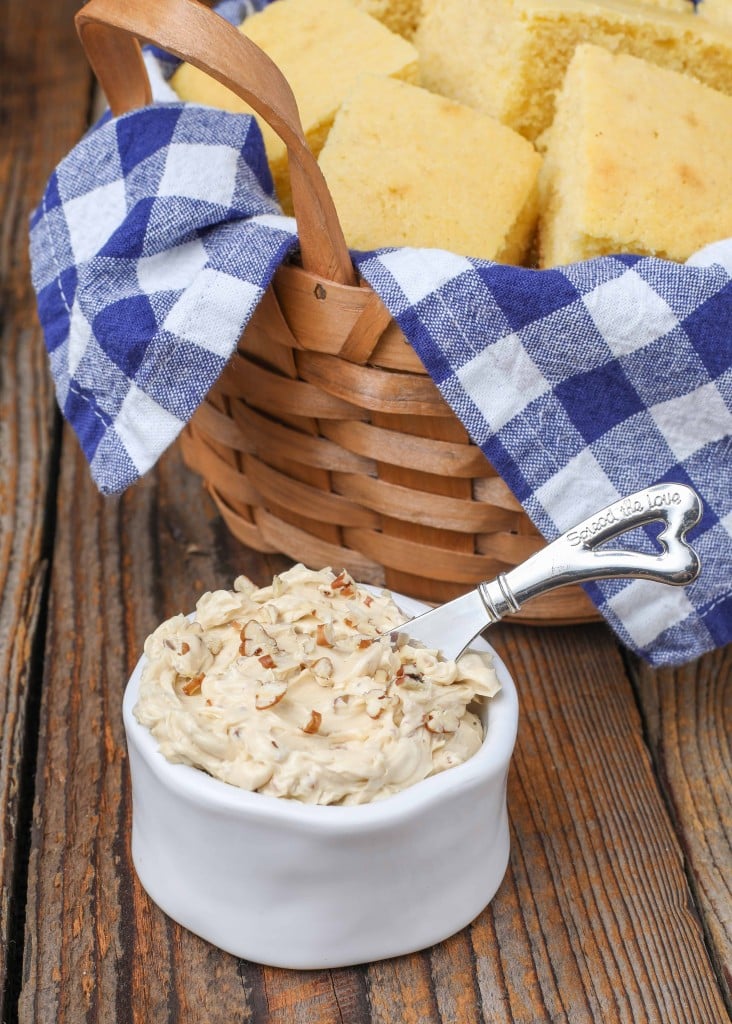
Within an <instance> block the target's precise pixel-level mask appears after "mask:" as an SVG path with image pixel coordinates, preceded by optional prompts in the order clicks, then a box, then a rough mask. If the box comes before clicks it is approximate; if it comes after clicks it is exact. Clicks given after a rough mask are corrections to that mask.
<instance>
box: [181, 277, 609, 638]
mask: <svg viewBox="0 0 732 1024" xmlns="http://www.w3.org/2000/svg"><path fill="white" fill-rule="evenodd" d="M182 445H183V452H184V456H185V459H186V461H187V463H188V465H189V466H190V467H191V468H192V469H194V470H195V471H196V472H198V473H200V475H201V476H202V477H203V478H204V480H205V481H206V484H207V487H208V489H209V491H210V493H211V495H212V497H213V499H214V501H215V502H216V505H217V506H218V509H219V511H220V512H221V515H222V516H223V518H224V520H225V521H226V523H227V525H228V527H229V529H230V530H231V532H232V533H233V534H234V535H235V536H236V537H237V538H238V539H240V540H241V541H242V542H243V543H244V544H246V545H248V546H249V547H252V548H255V549H256V550H259V551H273V552H282V553H285V554H287V555H289V556H290V557H292V558H294V559H297V560H300V561H304V562H306V563H308V564H310V565H312V566H316V567H320V566H322V565H332V566H334V567H341V566H347V567H348V568H349V571H351V572H352V573H353V575H354V576H355V577H356V578H357V579H361V580H363V581H364V582H368V583H374V584H380V585H385V586H387V587H389V588H393V589H395V590H399V591H402V592H406V593H410V594H412V595H414V596H415V597H419V598H423V599H425V600H431V601H443V600H447V599H449V598H451V597H455V596H457V595H459V594H461V593H464V592H465V591H466V590H467V589H468V588H469V587H470V586H471V585H474V584H475V583H478V582H479V581H481V580H484V579H489V578H491V577H493V576H495V575H496V574H497V573H499V572H505V571H508V570H509V569H511V568H512V567H513V566H514V565H516V564H517V563H518V562H520V561H522V560H523V559H524V558H527V557H528V556H529V555H530V554H532V553H533V552H534V551H536V550H537V549H538V548H539V547H541V546H542V545H543V541H542V539H541V538H540V537H539V535H538V534H537V532H536V530H535V529H534V527H533V526H532V524H531V522H530V521H529V519H528V517H527V516H526V514H525V513H524V512H523V510H522V509H521V506H520V505H519V504H518V502H517V501H516V499H515V498H514V497H513V495H512V493H511V492H510V491H509V489H508V487H507V486H506V484H505V483H504V482H503V480H502V479H501V478H500V477H498V476H497V475H496V473H495V471H494V470H493V468H492V466H491V465H490V463H489V462H488V461H487V460H486V458H485V457H484V455H483V453H482V452H481V451H480V449H479V448H477V447H476V446H475V445H474V444H472V442H471V441H470V439H469V438H468V435H467V433H466V431H465V429H464V428H463V426H462V424H461V423H460V422H459V421H458V420H457V418H456V417H455V415H454V414H453V412H452V411H451V410H450V409H449V407H448V406H447V405H446V403H445V402H444V400H443V398H442V396H441V395H440V394H439V392H438V390H437V388H436V387H435V385H434V384H433V383H432V381H431V379H430V378H429V377H428V376H427V374H426V371H425V369H424V367H423V366H422V363H421V362H420V360H419V358H418V357H417V356H416V355H415V353H414V351H413V349H412V348H411V347H410V346H409V345H408V343H407V342H406V339H405V338H404V336H403V335H402V333H401V331H400V330H399V328H398V327H397V326H396V324H395V323H394V322H393V321H391V320H390V318H389V316H388V313H387V312H386V310H385V309H384V307H383V306H382V305H381V303H380V302H379V300H378V299H377V297H376V296H375V295H374V294H373V293H372V292H371V291H370V289H369V288H367V287H365V286H364V287H361V288H357V287H353V286H345V285H339V284H336V283H334V282H327V281H322V280H319V279H318V278H317V277H316V276H315V275H311V274H308V273H307V272H305V271H303V270H302V269H301V268H298V267H295V266H286V267H282V268H281V269H280V270H279V272H278V274H277V276H276V278H275V281H274V284H273V286H272V287H271V288H270V289H269V290H268V292H267V293H266V295H265V298H264V300H263V301H262V303H261V304H260V306H259V307H258V309H257V311H256V313H255V315H254V317H253V319H252V321H251V322H250V324H249V326H248V328H247V330H246V331H245V333H244V335H243V337H242V339H241V341H240V343H239V347H238V351H237V353H236V354H235V355H234V356H233V358H232V359H231V361H230V363H229V365H228V366H227V368H226V370H225V372H224V374H223V376H222V377H221V378H220V380H219V382H218V383H217V385H216V387H215V388H214V389H213V390H212V392H211V393H210V394H209V396H208V399H207V401H206V402H205V403H204V405H203V406H202V407H201V408H200V409H199V410H198V412H197V413H196V415H195V417H194V418H193V420H192V422H191V424H190V425H189V427H188V428H187V430H186V432H185V433H184V435H183V438H182ZM417 467H419V468H417ZM594 617H595V612H594V609H593V606H592V605H591V604H590V602H589V601H588V599H587V598H586V596H585V595H584V593H583V592H582V591H581V590H572V591H567V590H561V591H558V592H555V593H554V594H549V595H546V597H545V598H544V599H539V600H536V601H534V602H532V607H531V619H532V620H534V621H544V622H546V621H554V622H556V621H564V622H569V621H581V620H586V619H590V618H594Z"/></svg>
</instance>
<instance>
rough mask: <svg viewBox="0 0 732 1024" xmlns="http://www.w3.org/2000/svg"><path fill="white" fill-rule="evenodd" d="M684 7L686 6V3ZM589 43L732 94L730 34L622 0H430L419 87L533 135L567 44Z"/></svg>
mask: <svg viewBox="0 0 732 1024" xmlns="http://www.w3.org/2000/svg"><path fill="white" fill-rule="evenodd" d="M689 6H690V5H689ZM583 42H590V43H595V44H596V45H600V46H603V47H605V48H606V49H608V50H610V51H611V52H623V53H629V54H631V55H633V56H636V57H642V58H644V59H645V60H648V61H650V62H651V63H655V64H658V65H660V66H662V67H667V68H670V69H672V70H674V71H679V72H683V73H686V74H690V75H693V76H694V77H696V78H698V79H699V80H700V81H703V82H705V83H706V84H707V85H709V86H711V87H712V88H714V89H717V90H719V91H720V92H724V93H727V94H730V95H732V30H730V29H728V28H725V27H721V26H720V25H715V24H713V23H711V22H710V21H709V20H708V19H705V18H702V17H694V16H688V15H686V14H682V13H678V12H676V11H672V10H665V9H664V8H659V7H654V6H652V5H650V4H647V3H633V2H630V0H491V3H490V4H484V3H481V2H480V0H451V2H450V3H449V4H439V3H435V2H434V0H429V3H428V7H427V9H426V11H425V14H424V17H423V19H422V22H421V24H420V27H419V29H418V31H417V34H416V36H415V45H416V47H417V50H418V52H419V58H420V66H421V69H422V74H421V83H422V84H423V85H425V86H426V87H428V88H430V89H434V90H435V91H436V92H440V93H442V94H443V95H446V96H450V97H452V98H453V99H456V100H458V101H460V102H463V103H468V104H471V105H473V106H476V107H478V108H479V109H481V110H485V111H486V112H487V113H490V114H492V115H494V116H495V117H497V118H498V119H499V120H500V121H503V122H504V123H505V124H508V125H510V126H511V127H512V128H515V129H516V131H519V132H521V134H522V135H525V136H526V137H527V138H529V139H532V140H537V139H538V140H540V136H541V133H542V132H543V131H544V130H545V129H546V128H547V127H548V126H549V124H550V123H551V121H552V118H553V114H554V97H555V94H556V92H557V90H558V89H559V87H560V85H561V81H562V78H563V77H564V73H565V71H566V68H567V65H568V64H569V61H570V60H571V58H572V54H573V53H574V50H575V47H576V46H577V45H579V44H580V43H583Z"/></svg>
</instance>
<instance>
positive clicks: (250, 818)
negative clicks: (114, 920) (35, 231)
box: [123, 594, 518, 969]
mask: <svg viewBox="0 0 732 1024" xmlns="http://www.w3.org/2000/svg"><path fill="white" fill-rule="evenodd" d="M394 598H395V600H396V602H397V604H398V605H399V606H400V608H402V610H403V611H404V612H405V614H409V615H416V614H419V613H420V612H421V611H423V610H426V606H425V605H422V604H420V603H419V602H417V601H413V600H412V599H410V598H406V597H402V596H401V595H398V594H395V595H394ZM474 647H475V648H476V649H483V650H486V649H487V650H490V648H489V647H488V645H486V644H484V643H483V642H480V643H477V642H476V644H475V645H474ZM493 657H494V664H495V667H496V671H497V673H498V677H499V679H500V682H501V690H500V692H499V693H498V694H497V695H496V696H495V697H494V698H492V699H491V700H490V701H488V702H487V703H486V705H484V709H483V715H484V725H485V740H484V742H483V745H482V747H481V748H480V750H479V751H478V753H477V754H475V755H474V757H472V758H471V759H470V760H469V761H467V762H466V763H465V764H462V765H459V766H457V767H455V768H450V769H448V770H447V771H445V772H442V773H440V774H439V775H436V776H434V777H432V778H429V779H425V780H424V781H423V782H419V783H417V784H416V785H415V786H412V787H410V788H409V789H406V790H404V791H403V792H401V793H398V794H396V795H394V796H391V797H387V798H386V799H384V800H381V801H377V802H376V803H371V804H364V805H361V806H356V807H320V806H310V805H307V804H301V803H299V802H297V801H294V800H280V799H278V798H276V797H270V796H263V795H261V794H259V793H249V792H245V791H243V790H239V789H237V788H236V787H234V786H230V785H228V784H226V783H224V782H220V781H218V780H217V779H213V778H211V777H210V776H208V775H207V774H205V773H204V772H202V771H199V770H198V769H195V768H191V767H188V766H187V765H180V764H170V763H169V762H168V761H167V760H166V759H165V758H164V757H163V756H162V754H161V753H160V752H159V750H158V746H157V742H156V740H155V739H154V738H153V737H152V735H151V733H150V732H149V731H148V729H147V728H145V727H143V726H141V725H140V724H139V723H138V722H137V720H136V719H135V717H134V715H133V713H132V709H133V707H134V705H135V703H136V701H137V694H138V688H139V681H140V676H141V673H142V669H143V666H144V658H142V659H141V660H140V662H139V663H138V665H137V667H136V668H135V671H134V673H133V675H132V677H131V679H130V681H129V684H128V686H127V690H126V693H125V697H124V709H123V711H124V724H125V730H126V734H127V744H128V751H129V760H130V772H131V777H132V858H133V861H134V865H135V869H136V871H137V874H138V876H139V878H140V881H141V882H142V885H143V886H144V888H145V889H146V891H147V892H148V894H149V895H150V897H151V898H152V899H153V900H154V902H155V903H157V904H158V906H160V907H161V908H162V909H163V910H164V911H165V912H166V913H167V914H169V915H170V917H172V918H173V919H174V920H175V921H178V922H179V923H180V924H182V925H184V926H185V927H186V928H188V929H190V930H191V931H192V932H195V933H196V934H197V935H200V936H202V937H203V938H205V939H207V940H208V941H209V942H212V943H213V944H214V945H216V946H219V947H220V948H221V949H224V950H227V951H228V952H230V953H233V954H235V955H236V956H239V957H243V958H244V959H247V960H253V961H256V962H258V963H264V964H269V965H272V966H276V967H291V968H306V969H310V968H323V967H344V966H346V965H348V964H356V963H364V962H367V961H372V960H379V959H383V958H385V957H391V956H397V955H399V954H404V953H410V952H413V951H415V950H418V949H424V948H425V947H427V946H430V945H432V944H433V943H435V942H439V941H441V940H442V939H445V938H447V937H448V936H450V935H453V934H454V933H455V932H457V931H459V930H460V929H461V928H463V927H464V926H465V925H467V924H468V923H469V922H470V921H472V920H473V918H475V917H476V916H477V915H478V914H479V913H480V911H481V910H482V909H483V908H484V907H485V906H486V904H487V903H488V902H489V901H490V900H491V899H492V897H493V895H494V893H495V892H496V889H497V888H498V886H499V885H500V883H501V880H502V878H503V875H504V873H505V870H506V865H507V863H508V851H509V834H508V818H507V813H506V777H507V773H508V766H509V761H510V758H511V754H512V751H513V746H514V742H515V738H516V729H517V722H518V700H517V696H516V689H515V687H514V684H513V681H512V679H511V677H510V675H509V673H508V671H507V669H506V667H505V665H504V664H503V663H502V662H501V661H500V659H499V658H498V656H497V655H496V654H495V653H494V654H493Z"/></svg>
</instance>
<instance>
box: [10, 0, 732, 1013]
mask: <svg viewBox="0 0 732 1024" xmlns="http://www.w3.org/2000/svg"><path fill="white" fill-rule="evenodd" d="M151 2H152V0H151ZM77 6H78V4H77V3H76V2H75V0H58V2H57V3H55V4H50V5H49V4H45V3H44V4H43V5H41V3H40V2H39V0H25V2H24V3H19V2H17V0H4V2H3V9H4V14H5V18H4V21H3V26H4V36H3V38H2V43H1V44H0V45H2V59H1V60H0V69H1V70H0V74H2V82H1V83H0V84H1V85H2V88H1V89H0V124H1V125H2V132H3V135H2V137H3V144H2V145H1V146H0V182H1V183H2V188H1V189H0V212H1V218H0V274H1V278H0V284H1V290H0V303H1V312H2V321H1V325H0V326H1V329H2V347H1V348H0V672H1V673H2V678H3V679H4V680H5V685H4V687H3V688H2V691H0V723H1V724H0V728H1V729H2V732H1V734H0V741H1V744H2V746H1V748H0V749H1V751H2V753H1V755H0V756H1V760H0V800H1V801H2V812H3V823H4V824H3V832H2V846H1V848H0V886H1V899H0V937H1V939H2V942H0V999H1V1000H2V1002H1V1003H0V1009H1V1011H2V1014H1V1019H2V1021H3V1022H6V1024H16V1022H18V1021H19V1022H22V1024H31V1022H38V1024H50V1022H60V1024H80V1022H87V1021H95V1022H96V1021H99V1022H105V1024H106V1022H109V1024H132V1022H145V1024H149V1022H153V1024H156V1022H171V1024H174V1022H178V1021H183V1020H191V1021H196V1022H198V1021H201V1022H209V1021H211V1022H222V1024H223V1022H226V1024H234V1022H244V1021H255V1022H260V1021H261V1022H270V1021H272V1022H281V1024H291V1022H296V1024H300V1022H302V1024H315V1022H317V1024H330V1022H343V1024H367V1022H368V1024H372V1022H373V1024H376V1022H379V1024H402V1022H404V1024H412V1022H414V1024H423V1022H427V1024H430V1022H435V1024H436V1022H441V1024H448V1022H451V1024H452V1022H454V1024H472V1022H480V1021H490V1022H491V1024H493V1022H495V1024H504V1022H505V1024H508V1022H513V1024H544V1022H546V1024H550V1022H551V1024H565V1022H566V1024H585V1022H602V1024H614V1022H628V1024H631V1022H632V1024H641V1022H673V1024H677V1022H686V1024H722V1022H724V1021H728V1020H729V1019H730V1018H729V1008H730V1006H731V1005H732V998H731V996H732V992H731V990H732V902H731V900H730V886H731V884H732V855H731V853H730V850H731V842H732V786H731V782H732V778H731V776H732V768H731V766H732V759H731V757H730V746H731V745H732V743H731V736H732V729H731V726H732V653H731V652H730V650H729V649H727V650H723V651H719V652H716V653H715V654H713V655H709V656H708V657H705V658H703V659H701V660H700V661H699V662H697V663H695V664H693V665H690V666H687V667H685V668H683V669H679V670H676V671H671V670H669V671H661V672H654V671H651V670H649V669H648V668H647V667H646V666H643V665H640V664H639V663H637V662H636V661H635V660H634V659H631V658H629V657H628V656H627V655H625V654H624V653H623V652H621V651H620V650H619V648H618V646H617V645H616V644H615V642H614V640H613V638H612V636H611V634H610V633H609V631H608V630H607V629H606V628H605V627H604V626H601V625H596V626H592V627H582V628H580V627H572V628H570V627H566V628H563V629H544V630H540V629H531V628H527V627H517V626H514V627H504V626H501V627H496V628H495V629H494V630H493V632H492V634H491V640H492V642H493V643H494V645H495V646H496V647H497V649H498V651H499V653H500V654H501V656H502V657H503V658H504V660H505V661H506V663H507V665H508V666H509V669H510V670H511V671H512V673H513V674H514V677H515V679H516V681H517V684H518V688H519V693H520V699H521V721H520V727H519V739H518V744H517V749H516V754H515V757H514V761H513V765H512V769H511V774H510V783H509V807H510V815H511V826H512V854H511V861H510V866H509V870H508V873H507V875H506V878H505V880H504V882H503V885H502V886H501V888H500V890H499V892H498V894H497V896H496V898H495V899H494V900H493V902H492V904H491V905H490V907H488V908H487V909H486V910H485V911H484V912H483V913H482V914H481V915H480V916H479V917H478V919H477V920H476V921H475V922H474V923H473V924H472V925H471V926H470V927H469V928H466V929H465V930H464V931H462V932H461V933H460V934H458V935H456V936H455V937H453V938H452V939H450V940H449V941H447V942H444V943H442V944H440V945H438V946H436V947H434V948H432V949H430V950H427V951H425V952H423V953H419V954H415V955H413V956H409V957H403V958H398V959H396V960H392V961H386V962H381V963H375V964H369V965H363V966H360V967H354V968H347V969H343V970H333V971H316V972H310V973H307V972H288V971H282V970H276V969H272V968H268V967H262V966H259V965H256V964H252V963H247V962H242V961H238V960H237V959H235V958H234V957H231V956H229V955H227V954H224V953H220V952H219V951H218V950H216V949H214V948H212V947H211V946H209V945H208V944H206V943H205V942H203V941H202V940H200V939H198V938H196V937H195V936H193V935H191V934H189V933H188V932H186V931H184V930H183V929H181V928H179V927H178V926H176V925H174V924H173V923H172V922H171V921H170V920H169V919H167V918H166V917H165V916H164V915H163V914H162V912H160V911H159V910H158V909H157V908H156V907H155V906H154V905H153V904H151V902H150V901H149V900H148V898H147V897H146V895H145V893H144V892H143V891H142V890H141V888H140V886H139V884H138V882H137V879H136V877H135V875H134V872H133V869H132V866H131V861H130V852H129V824H130V795H129V787H128V781H127V765H126V754H125V744H124V736H123V731H122V723H121V714H120V707H121V696H122V691H123V687H124V684H125V681H126V678H127V676H128V674H129V672H130V671H131V669H132V667H133V665H134V663H135V661H136V660H137V658H138V656H139V652H140V649H141V645H142V642H143V639H144V637H145V636H146V635H147V633H148V632H149V631H150V630H151V629H152V628H153V627H154V626H155V625H156V624H157V623H158V622H159V621H160V620H161V619H162V618H163V617H165V616H167V615H170V614H173V613H174V612H177V611H180V610H188V609H190V608H191V607H192V606H193V604H194V603H195V600H196V597H197V596H198V595H199V594H200V592H202V591H203V590H204V589H207V588H211V587H216V586H221V585H225V584H227V583H228V582H230V581H231V580H232V579H233V577H234V576H235V575H237V574H239V573H241V572H244V573H247V574H248V575H251V576H252V577H253V578H254V579H256V580H258V581H259V582H265V581H267V580H268V579H269V578H270V577H271V575H272V573H273V572H274V571H277V570H278V569H281V568H282V567H283V566H284V565H285V564H287V563H286V562H285V561H284V560H282V559H279V558H273V557H265V556H262V555H258V554H256V553H254V552H250V551H247V550H244V549H242V548H241V547H240V546H238V545H237V544H236V542H234V541H232V539H231V538H230V537H229V536H228V535H227V533H226V531H225V530H224V528H223V526H222V523H221V521H220V519H219V518H218V516H217V515H216V514H215V512H214V510H213V508H212V506H211V504H210V503H209V501H208V499H207V497H206V496H205V494H204V492H203V491H202V489H201V487H200V484H199V482H198V480H197V479H196V478H195V477H194V476H192V475H191V474H190V473H188V472H187V471H186V470H185V469H184V468H183V467H182V465H181V462H180V458H179V456H178V454H177V452H176V451H173V452H171V453H170V454H169V455H168V456H166V458H165V459H164V460H163V461H162V463H161V464H160V466H159V467H158V468H157V469H156V471H155V472H153V473H151V474H149V475H148V476H147V477H146V478H145V479H144V481H143V482H142V483H141V484H139V485H138V486H137V487H135V488H133V489H132V490H131V491H129V492H128V493H127V494H126V495H125V496H124V497H122V498H121V499H103V498H101V497H100V496H99V495H98V493H97V492H96V490H95V488H94V486H93V485H92V483H91V482H90V478H89V474H88V470H87V467H86V464H85V462H84V460H83V458H82V456H81V455H80V454H79V449H78V446H77V443H76V441H75V439H74V437H73V435H72V434H71V433H70V431H68V430H66V429H62V427H61V423H60V420H59V418H58V415H57V413H56V410H55V406H54V401H53V394H52V388H51V385H50V381H49V376H48V372H47V367H46V362H45V356H44V353H43V346H42V340H41V336H40V330H39V328H38V325H37V320H36V314H35V302H34V296H33V293H32V289H31V285H30V278H29V267H28V258H27V218H28V215H29V213H30V211H31V209H32V207H33V206H34V205H35V203H36V202H37V201H38V199H39V197H40V195H41V192H42V188H43V185H44V183H45V180H46V178H47V176H48V174H49V173H50V171H51V169H52V167H53V166H54V164H55V163H56V161H57V160H58V159H59V158H60V157H61V156H62V155H63V154H64V153H65V152H66V151H67V150H68V149H69V148H70V147H71V146H72V145H73V143H74V142H75V141H76V140H77V139H78V138H79V137H80V135H81V134H82V133H83V131H84V130H85V128H86V126H87V124H88V119H89V111H90V109H91V104H92V96H93V84H92V80H91V75H90V73H89V71H88V69H87V67H86V64H85V61H84V58H83V56H82V54H81V50H80V47H79V46H78V43H77V41H76V38H75V34H74V31H73V25H72V18H73V13H74V10H75V8H76V7H77Z"/></svg>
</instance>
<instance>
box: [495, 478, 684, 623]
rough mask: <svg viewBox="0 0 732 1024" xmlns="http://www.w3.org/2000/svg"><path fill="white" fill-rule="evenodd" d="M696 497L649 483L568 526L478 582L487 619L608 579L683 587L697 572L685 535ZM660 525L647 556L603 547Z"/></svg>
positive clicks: (680, 489) (669, 486) (681, 486)
mask: <svg viewBox="0 0 732 1024" xmlns="http://www.w3.org/2000/svg"><path fill="white" fill-rule="evenodd" d="M701 513H702V507H701V501H700V499H699V495H698V494H697V493H696V492H695V491H694V490H693V489H692V488H691V487H688V486H687V485H686V484H676V483H668V484H654V485H653V486H652V487H646V488H645V489H644V490H642V491H637V492H636V493H635V494H631V495H630V496H629V497H627V498H621V499H620V500H619V501H616V502H613V504H612V505H608V506H607V508H604V509H602V510H601V511H600V512H596V513H595V514H594V515H591V516H590V517H589V518H588V519H585V520H584V522H582V523H579V524H578V525H577V526H573V527H572V529H571V530H567V532H566V533H564V534H562V536H561V537H558V538H557V539H556V540H555V541H552V543H551V544H549V545H548V546H547V547H545V548H542V550H541V551H537V553H536V554H535V555H532V556H531V558H528V559H527V560H526V561H525V562H522V563H521V565H518V566H517V567H516V568H515V569H512V570H511V571H510V572H508V573H502V574H501V575H499V576H498V577H497V578H496V579H495V580H490V581H488V582H486V583H481V584H480V585H479V587H478V591H479V593H480V596H481V598H482V599H483V602H484V604H485V606H486V611H487V612H488V614H489V616H490V618H491V620H492V621H494V622H495V621H497V620H498V619H501V618H503V616H504V615H508V614H511V613H512V612H515V611H518V609H519V608H520V607H521V606H522V605H523V604H524V602H526V601H528V600H530V599H531V598H533V597H537V596H538V595H539V594H544V593H546V592H547V591H548V590H554V589H555V588H556V587H564V586H567V585H568V584H571V583H586V582H588V581H589V580H599V579H607V578H609V577H636V578H639V579H646V580H656V581H658V582H659V583H670V584H672V585H676V586H684V585H685V584H687V583H691V582H692V581H693V580H694V579H696V577H697V576H698V574H699V570H700V562H699V556H698V555H697V553H696V552H695V551H694V550H693V548H691V547H690V546H689V544H688V543H687V541H686V534H687V532H688V531H689V530H690V529H691V527H692V526H695V525H696V523H698V522H699V520H700V519H701ZM659 521H660V522H662V523H664V524H665V526H664V529H663V530H662V532H661V533H660V534H659V536H658V538H657V541H658V544H659V545H660V548H661V550H660V551H658V552H656V553H654V554H652V553H647V552H642V551H632V550H626V549H623V548H607V547H602V546H601V545H604V544H605V543H606V542H607V541H609V540H613V539H615V538H616V537H618V536H620V534H623V533H626V532H627V531H628V530H632V529H634V528H635V527H637V526H646V525H649V524H650V523H654V522H659Z"/></svg>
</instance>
